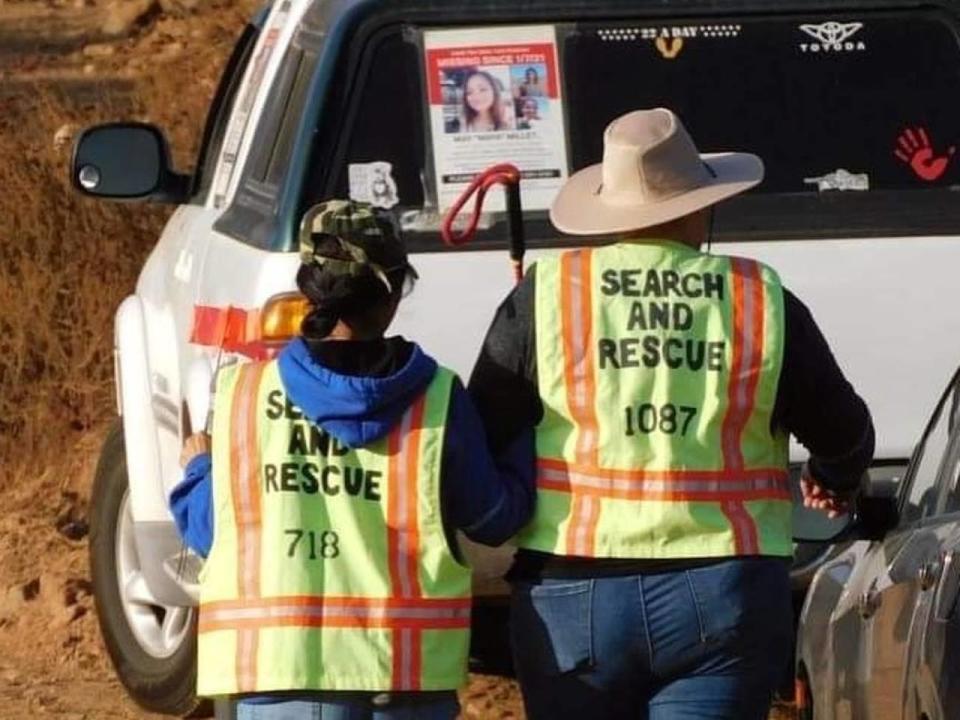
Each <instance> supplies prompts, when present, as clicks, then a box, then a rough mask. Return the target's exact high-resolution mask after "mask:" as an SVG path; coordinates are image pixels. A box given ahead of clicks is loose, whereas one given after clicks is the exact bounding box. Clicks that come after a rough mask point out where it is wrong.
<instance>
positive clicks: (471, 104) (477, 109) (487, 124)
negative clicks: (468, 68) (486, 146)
mask: <svg viewBox="0 0 960 720" xmlns="http://www.w3.org/2000/svg"><path fill="white" fill-rule="evenodd" d="M501 87H502V86H501V84H500V81H499V80H498V79H497V78H495V77H494V76H493V75H491V74H490V73H489V72H487V71H486V70H474V71H472V72H471V73H469V74H468V75H467V76H466V78H465V80H464V82H463V104H462V109H461V111H462V116H463V125H462V127H461V132H497V131H500V130H513V128H514V124H513V117H512V113H510V112H509V110H508V106H507V105H506V103H505V102H504V99H503V92H502V90H501Z"/></svg>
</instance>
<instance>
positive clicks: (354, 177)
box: [347, 162, 400, 210]
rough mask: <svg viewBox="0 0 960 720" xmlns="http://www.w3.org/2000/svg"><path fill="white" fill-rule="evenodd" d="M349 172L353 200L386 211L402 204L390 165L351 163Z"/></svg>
mask: <svg viewBox="0 0 960 720" xmlns="http://www.w3.org/2000/svg"><path fill="white" fill-rule="evenodd" d="M347 171H348V172H347V176H348V181H349V184H350V199H351V200H356V201H357V202H368V203H370V204H371V205H373V206H374V207H378V208H383V209H384V210H389V209H390V208H392V207H394V206H395V205H396V204H397V203H399V202H400V197H399V195H398V194H397V183H396V181H395V180H394V179H393V165H391V164H390V163H388V162H371V163H350V166H349V167H348V169H347Z"/></svg>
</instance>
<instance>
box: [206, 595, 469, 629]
mask: <svg viewBox="0 0 960 720" xmlns="http://www.w3.org/2000/svg"><path fill="white" fill-rule="evenodd" d="M470 604H471V602H470V598H456V599H430V598H419V599H417V598H411V599H409V600H407V599H402V598H393V599H386V600H383V599H372V598H358V597H318V596H312V595H308V596H300V597H279V598H258V599H256V600H253V601H251V602H214V603H209V604H207V605H205V606H204V616H203V619H202V620H201V621H200V632H212V631H215V630H237V629H240V628H249V629H259V628H265V627H339V628H344V627H350V628H375V627H376V628H389V629H392V630H396V629H400V630H402V629H409V630H418V631H419V630H450V629H458V628H466V627H469V626H470Z"/></svg>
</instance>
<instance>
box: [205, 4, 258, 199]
mask: <svg viewBox="0 0 960 720" xmlns="http://www.w3.org/2000/svg"><path fill="white" fill-rule="evenodd" d="M264 16H265V13H264V12H263V11H261V12H260V13H258V15H257V18H255V20H254V21H253V22H251V24H249V25H247V27H246V28H245V29H244V31H243V34H242V35H241V36H240V40H238V41H237V44H236V45H235V46H234V49H233V53H232V54H231V56H230V59H229V60H228V61H227V64H226V67H225V68H224V71H223V75H222V76H221V78H220V85H219V86H218V87H217V92H216V95H214V98H213V102H212V103H211V104H210V111H209V113H208V115H207V121H206V124H205V126H204V129H203V139H202V140H201V142H200V152H199V156H198V159H197V167H196V170H195V171H194V174H193V193H192V194H193V196H194V198H195V199H196V200H197V201H198V202H203V201H204V199H205V198H206V196H207V193H208V192H209V191H210V187H211V186H212V185H213V172H212V171H213V167H214V165H216V162H217V158H218V157H219V156H220V149H221V147H222V146H223V139H224V136H225V133H226V128H227V120H229V118H230V113H231V112H232V111H233V105H234V101H235V100H236V96H237V90H238V89H239V87H240V81H241V80H242V79H243V73H244V71H245V70H246V67H247V64H248V63H249V62H250V56H251V54H252V53H253V48H254V46H256V44H257V37H259V35H260V27H261V26H262V24H263V18H264Z"/></svg>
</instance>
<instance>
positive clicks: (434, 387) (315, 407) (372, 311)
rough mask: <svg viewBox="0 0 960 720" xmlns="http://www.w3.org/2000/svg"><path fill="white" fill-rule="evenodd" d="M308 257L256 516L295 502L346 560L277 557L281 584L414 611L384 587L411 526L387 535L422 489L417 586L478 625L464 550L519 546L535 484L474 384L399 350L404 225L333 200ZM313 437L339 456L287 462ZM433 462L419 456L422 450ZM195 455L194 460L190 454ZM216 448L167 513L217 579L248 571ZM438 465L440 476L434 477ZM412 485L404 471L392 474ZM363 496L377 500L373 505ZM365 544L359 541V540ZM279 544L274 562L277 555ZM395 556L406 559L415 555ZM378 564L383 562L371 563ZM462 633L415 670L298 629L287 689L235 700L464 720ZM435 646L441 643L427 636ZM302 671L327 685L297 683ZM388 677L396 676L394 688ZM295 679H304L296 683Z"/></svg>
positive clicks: (305, 234) (258, 471) (278, 664)
mask: <svg viewBox="0 0 960 720" xmlns="http://www.w3.org/2000/svg"><path fill="white" fill-rule="evenodd" d="M299 239H300V256H301V260H302V262H301V265H300V268H299V270H298V271H297V286H298V287H299V288H300V291H301V292H302V293H303V294H304V295H305V296H306V298H307V300H308V302H309V307H310V312H309V314H308V315H307V317H306V318H305V319H304V321H303V323H302V325H301V333H300V336H299V337H297V338H295V339H294V340H293V341H292V342H290V344H289V345H288V346H287V347H285V348H284V349H283V350H282V351H281V352H280V354H279V355H278V357H277V358H276V359H275V360H272V361H270V363H268V364H267V365H266V366H265V367H264V369H263V376H266V377H270V378H273V379H272V380H271V382H274V383H276V378H279V385H280V386H281V387H279V388H276V389H272V388H259V387H256V386H254V390H253V391H252V393H253V397H255V398H257V402H258V403H259V405H258V406H257V407H256V408H255V410H254V412H253V413H252V414H251V417H255V418H257V420H256V422H257V423H260V422H267V420H264V418H267V419H268V420H269V421H270V424H269V432H267V435H269V437H271V438H273V439H274V440H275V441H276V442H271V443H268V444H264V445H260V446H258V447H257V450H256V452H257V460H256V462H255V463H252V464H251V465H252V467H254V468H255V469H254V470H253V475H254V477H251V479H250V485H249V486H250V487H251V488H255V489H256V490H255V492H259V493H260V494H259V496H258V501H259V504H260V505H259V506H262V507H267V506H268V505H269V504H270V503H277V502H281V501H282V502H283V503H285V506H284V507H285V508H286V509H287V510H289V516H290V517H296V518H303V521H302V522H303V523H304V524H305V527H307V528H310V529H312V528H315V527H320V528H323V530H324V531H325V533H335V534H337V537H338V540H337V542H338V543H339V545H338V547H339V546H342V548H341V549H342V552H343V556H342V557H340V558H339V561H337V560H335V559H333V558H329V559H327V560H323V561H321V560H320V559H311V558H309V556H307V557H306V558H305V557H303V553H301V554H300V555H297V554H296V553H293V554H292V555H290V554H289V553H288V552H286V553H285V552H279V553H276V552H275V553H273V554H271V555H270V558H271V562H282V563H284V565H283V566H282V567H283V569H284V577H285V578H291V580H290V582H291V583H299V584H298V585H295V586H293V587H292V589H290V590H289V592H287V594H288V595H290V596H295V597H306V596H305V595H304V594H303V591H302V587H301V586H304V587H307V595H309V596H310V597H311V598H313V599H314V600H316V598H318V597H319V598H327V597H328V596H330V595H333V596H336V595H337V593H338V592H339V590H338V589H339V588H343V587H363V586H366V587H371V586H373V587H383V588H384V592H385V593H386V595H387V596H388V597H387V598H386V600H390V599H391V598H392V599H394V600H396V599H397V598H400V599H403V598H405V597H406V596H404V595H403V593H404V592H405V591H404V583H403V581H402V580H400V579H399V578H400V576H399V574H398V573H400V570H396V572H394V571H393V570H391V571H390V572H386V571H385V570H384V568H387V567H388V566H389V567H392V565H391V563H395V562H397V556H396V552H394V553H393V554H391V552H390V550H389V547H388V542H387V541H386V538H387V537H388V533H389V532H399V531H398V530H397V528H403V527H404V525H403V521H402V520H401V519H398V518H394V519H392V520H391V519H390V517H391V515H390V513H391V512H394V511H396V508H395V509H394V511H391V510H390V507H391V506H390V504H389V502H388V498H390V497H391V493H392V494H393V495H392V497H394V498H397V497H401V496H402V494H398V488H403V487H406V488H407V492H410V488H413V492H414V494H415V498H408V499H409V505H408V506H409V507H416V508H419V511H418V515H419V517H421V518H422V520H421V521H417V522H418V523H420V524H419V525H418V528H417V530H416V533H415V534H416V536H417V539H416V540H415V541H413V540H411V541H410V542H413V543H415V544H414V545H411V547H412V548H413V549H412V550H408V551H406V552H409V556H408V557H409V559H410V561H411V562H414V563H415V564H416V568H411V570H412V573H413V577H416V578H421V579H423V580H421V581H422V582H424V583H431V587H432V588H433V589H432V590H430V591H429V592H427V591H426V590H425V589H424V592H427V594H429V595H430V597H431V598H435V599H436V598H439V600H438V601H439V602H443V603H453V604H455V605H457V606H458V607H461V609H462V610H463V612H464V613H465V612H466V609H467V608H469V606H470V600H469V592H470V578H469V571H468V570H467V569H466V568H464V567H463V566H462V565H461V563H460V561H459V559H458V558H459V557H460V556H459V551H458V549H457V544H456V537H457V532H458V531H462V532H463V533H464V534H466V535H467V537H469V538H470V539H472V540H474V541H475V542H480V543H484V544H487V545H499V544H502V543H504V542H505V541H506V540H508V539H509V538H510V537H512V536H513V535H514V534H515V533H516V532H517V531H518V530H519V529H520V528H521V527H522V526H523V525H524V524H526V522H527V520H528V519H529V518H530V516H531V514H532V510H533V499H534V497H535V492H534V484H533V478H532V477H529V478H528V477H522V478H515V477H514V476H513V475H512V474H508V471H506V470H505V471H504V474H503V475H501V474H500V473H499V472H498V470H497V468H496V466H495V465H494V464H493V461H492V459H491V457H490V454H489V452H488V450H487V443H486V435H485V433H484V431H483V427H482V426H481V424H480V419H479V417H478V415H477V412H476V410H475V408H474V406H473V403H472V402H471V400H470V397H469V396H468V395H467V393H466V390H465V389H464V387H463V384H462V383H461V382H460V379H459V378H457V377H456V376H455V375H454V374H453V373H452V372H451V371H449V370H446V369H444V368H441V367H440V366H439V365H438V364H437V362H436V360H434V359H433V358H432V357H430V356H429V355H428V354H427V353H426V352H424V351H423V350H422V349H421V348H420V346H419V345H417V344H416V343H414V342H410V341H408V340H406V339H404V338H403V337H400V336H392V337H385V333H386V331H387V328H388V327H389V326H390V324H391V322H392V321H393V318H394V315H395V313H396V311H397V307H398V306H399V303H400V300H401V298H402V297H403V294H404V290H405V289H407V288H409V286H410V284H411V283H412V281H413V280H415V279H416V272H415V271H414V269H413V268H412V267H411V266H410V263H409V261H408V260H407V252H406V249H405V247H404V244H403V238H402V236H401V234H400V232H399V229H398V227H397V224H396V223H395V222H394V221H393V219H392V217H391V216H390V215H389V214H388V213H386V212H384V211H380V210H377V209H375V208H373V207H371V206H370V205H367V204H363V203H355V202H349V201H345V200H331V201H328V202H325V203H322V204H320V205H318V206H315V207H313V208H311V209H310V210H309V211H308V212H307V213H306V215H305V216H304V218H303V223H302V225H301V231H300V238H299ZM274 370H275V371H276V372H274ZM261 389H262V390H263V392H260V390H261ZM217 395H218V397H220V393H218V394H217ZM227 397H229V396H227ZM278 408H279V412H278ZM427 408H430V409H429V410H428V409H427ZM418 413H420V414H419V415H418ZM227 415H228V416H229V415H230V413H229V412H228V413H227ZM418 417H421V418H422V419H421V420H417V419H416V418H418ZM304 422H307V423H309V424H310V426H311V428H310V432H309V433H307V436H309V437H310V438H314V437H318V438H319V437H326V438H327V440H328V444H327V445H326V447H328V448H336V450H335V451H331V452H330V454H329V455H328V454H326V451H325V450H306V449H301V450H297V451H296V453H297V454H295V455H294V451H293V450H289V452H285V451H287V449H288V448H289V447H292V448H296V447H299V446H298V445H297V442H298V441H297V437H304V436H303V427H302V425H303V423H304ZM238 425H239V422H238ZM214 432H215V434H216V433H219V434H217V435H215V437H214V440H213V444H214V446H215V447H216V446H217V444H218V443H222V444H230V443H232V442H234V440H235V438H236V437H239V436H242V435H243V432H240V431H239V430H238V428H237V427H232V426H231V424H228V423H221V424H219V425H215V430H214ZM256 434H257V433H256V432H255V433H254V435H256ZM298 434H299V435H298ZM197 437H202V438H203V440H202V442H200V441H197V442H196V447H195V448H194V446H193V445H191V442H192V441H193V439H194V438H197ZM277 438H279V440H277ZM288 438H289V442H288ZM424 438H426V439H424ZM312 442H313V440H312V439H311V443H312ZM418 446H419V447H420V451H414V450H413V449H412V448H415V447H418ZM233 447H236V446H233ZM233 447H232V448H231V449H233ZM188 448H194V449H192V450H191V451H190V452H187V449H188ZM207 448H209V438H208V437H207V436H206V435H203V436H192V437H191V438H190V439H188V440H187V444H186V445H185V453H184V458H183V459H184V461H185V463H186V467H185V469H184V479H183V481H182V482H181V483H180V485H178V486H177V488H175V489H174V491H173V494H172V495H171V501H170V504H171V511H172V512H173V515H174V517H175V519H176V521H177V526H178V528H179V529H180V532H181V534H182V535H183V537H184V539H185V541H186V542H187V543H188V544H189V545H190V547H192V548H193V549H194V550H196V552H198V553H199V554H200V555H202V556H204V557H207V556H208V555H209V560H208V565H210V566H211V570H210V572H211V574H214V570H213V569H212V566H213V565H216V563H217V562H220V561H221V560H220V559H221V558H224V557H228V558H229V560H230V561H231V562H233V563H243V562H244V560H243V557H244V556H243V553H241V552H239V550H235V549H234V548H233V547H232V546H230V545H229V543H230V542H231V540H230V538H235V537H238V533H237V530H236V528H235V527H233V526H232V525H231V524H232V523H234V524H235V521H234V517H235V516H234V514H233V513H232V512H227V513H220V512H217V510H218V509H219V507H220V506H219V505H215V504H213V503H212V501H211V499H212V498H214V497H219V496H222V495H223V494H224V493H225V492H227V490H226V488H227V486H228V485H229V479H227V478H226V477H225V476H226V475H227V473H225V471H224V470H223V468H220V467H219V466H214V464H213V462H212V460H211V456H210V454H209V452H205V450H206V449H207ZM351 449H352V451H353V452H351ZM367 450H369V452H366V451H367ZM198 451H199V452H198ZM384 452H386V453H388V454H389V455H390V461H389V462H387V465H386V468H387V469H386V470H383V467H382V464H383V463H382V462H380V461H378V462H373V461H372V460H371V458H372V457H382V456H381V455H380V454H381V453H384ZM428 452H429V453H430V455H429V458H430V459H429V460H426V461H420V460H419V458H421V457H427V455H426V453H428ZM338 458H340V459H339V460H338ZM343 458H349V463H350V464H351V465H352V468H347V469H352V470H353V472H351V473H350V476H349V478H348V477H347V475H346V472H345V471H344V470H340V471H338V466H337V463H338V462H340V463H347V462H348V460H347V459H343ZM294 459H295V460H296V462H292V461H293V460H294ZM303 463H308V464H310V465H311V468H312V469H311V470H310V473H308V474H306V475H305V474H303V473H302V472H299V473H295V474H296V475H297V477H296V478H293V475H292V474H290V473H289V472H288V471H283V472H282V473H281V474H282V477H278V476H277V475H276V474H275V473H274V474H273V475H271V474H270V472H268V471H277V468H282V467H287V468H288V470H289V469H291V468H292V469H294V470H295V469H296V468H301V469H302V468H304V467H306V465H304V464H303ZM378 463H379V464H378ZM214 467H215V469H214ZM401 467H402V468H406V469H405V470H404V471H402V472H399V471H397V470H395V469H394V470H391V469H390V468H401ZM331 468H332V469H333V471H331V472H327V470H329V469H331ZM378 468H379V469H378ZM278 472H279V471H278ZM371 473H372V474H371ZM372 477H375V478H377V480H376V483H375V485H370V484H369V479H370V478H372ZM356 478H361V479H362V480H361V482H367V483H368V484H367V486H366V487H365V489H364V491H363V492H362V493H361V488H360V486H359V485H356V482H357V480H356ZM364 478H365V480H364ZM414 480H415V482H414V483H413V484H412V485H411V482H412V481H414ZM277 482H279V483H280V484H279V485H277ZM404 483H406V485H404ZM351 486H353V490H351ZM281 498H282V500H281ZM351 498H353V499H352V500H351ZM371 504H374V506H373V507H371ZM376 505H379V506H380V507H376ZM285 512H286V510H285ZM397 512H399V511H397ZM407 522H408V523H409V522H410V520H409V518H408V520H407ZM351 528H354V530H352V531H351ZM357 529H358V530H357ZM263 532H267V531H266V530H264V531H263ZM406 532H407V534H408V536H409V537H412V536H413V534H411V532H410V530H407V531H406ZM351 535H352V538H353V539H352V540H348V539H347V538H348V537H349V536H351ZM224 538H226V539H224ZM268 540H269V542H271V543H272V544H273V545H272V546H273V547H276V544H277V539H276V538H275V537H273V536H271V537H270V538H268ZM284 540H286V538H284ZM265 542H266V540H265ZM397 542H398V544H397V545H396V548H399V547H401V546H400V544H399V541H397ZM217 543H220V545H219V549H218V546H217ZM287 544H288V543H287ZM287 544H283V549H285V548H286V546H287ZM303 546H304V547H305V546H306V541H305V542H304V543H303ZM211 550H213V552H212V554H211ZM304 552H306V551H304ZM338 552H339V551H338ZM385 555H386V557H385ZM264 558H266V555H265V556H264ZM358 558H360V559H361V560H360V561H358ZM371 558H372V559H373V560H375V562H369V561H368V560H369V559H371ZM231 567H232V566H231ZM254 567H256V566H254ZM398 567H399V566H398ZM221 569H222V566H221ZM377 573H380V575H377ZM361 574H362V575H361ZM371 574H372V575H371ZM371 583H372V585H371ZM431 593H432V594H431ZM201 597H203V587H201ZM375 600H376V602H380V601H381V600H384V599H383V598H379V597H378V598H375ZM386 600H384V601H386ZM237 601H238V602H240V603H243V602H244V599H243V598H239V599H238V600H237ZM418 602H423V601H422V600H418ZM255 609H256V608H253V609H252V610H251V611H253V610H255ZM462 618H463V622H462V625H460V626H457V627H456V628H447V629H445V630H437V629H434V630H431V631H430V632H431V633H447V634H446V635H444V639H443V641H442V643H441V644H440V645H437V644H436V642H434V643H433V644H430V645H428V644H426V640H423V643H424V644H423V646H422V648H421V650H419V651H415V650H414V649H413V648H414V647H420V646H419V645H416V646H414V645H410V650H409V652H408V651H406V650H404V647H405V646H403V645H396V643H398V642H399V643H402V642H405V641H404V639H403V638H404V635H403V634H402V633H400V632H399V631H398V630H395V631H394V632H392V633H387V636H388V639H390V642H389V643H382V642H380V640H379V639H378V633H383V632H384V631H383V630H382V629H373V630H371V631H370V633H369V634H368V635H366V636H360V635H357V631H356V630H354V631H353V632H354V636H353V637H354V640H353V641H351V643H350V644H349V645H348V646H343V645H340V646H338V647H337V649H331V646H328V645H325V644H324V643H325V642H328V640H325V639H323V638H321V637H320V636H319V635H317V633H318V632H322V626H321V627H320V628H319V629H318V628H317V627H314V626H315V625H316V623H315V622H313V624H312V625H311V624H310V623H307V625H309V626H304V627H301V626H299V625H296V624H295V623H294V624H291V625H290V626H289V627H285V628H284V629H285V631H288V632H289V633H291V635H290V638H291V639H292V640H291V642H289V643H286V644H284V646H283V647H282V648H280V649H276V652H274V653H273V654H271V655H270V664H269V668H268V669H266V670H264V669H263V668H264V667H265V666H266V665H265V664H261V665H260V666H258V667H260V668H261V670H262V672H264V673H266V672H269V673H271V674H272V675H271V676H272V677H279V676H281V675H280V673H282V677H283V678H284V679H283V680H282V681H278V682H274V683H272V684H269V685H268V684H266V683H254V684H253V685H251V686H248V687H247V688H246V690H245V692H246V693H248V694H244V695H239V696H223V697H225V698H230V699H229V701H227V702H230V703H233V702H236V718H237V719H238V720H253V718H256V719H257V720H281V719H284V720H288V719H290V718H301V717H303V718H310V717H322V718H325V719H327V718H331V719H332V720H348V719H349V720H409V718H417V720H453V718H455V717H456V716H457V713H458V702H457V694H456V687H457V685H459V684H460V683H461V682H462V681H463V679H464V678H465V677H466V671H467V642H466V641H467V633H468V632H469V623H468V622H467V621H466V615H465V614H464V615H463V616H462ZM311 622H312V621H311ZM378 622H379V621H378ZM454 636H455V637H454ZM411 637H412V636H411ZM423 637H424V638H427V639H429V638H428V637H427V635H426V634H424V635H423ZM451 638H452V639H451ZM329 642H333V641H329ZM410 642H411V643H413V642H414V641H413V640H410ZM418 642H419V641H418ZM345 648H346V649H345ZM387 648H391V649H387ZM393 648H395V649H393ZM371 657H373V658H375V661H373V662H371V661H370V658H371ZM414 658H416V660H414ZM233 667H234V663H226V664H225V667H224V668H210V667H202V668H201V671H202V672H206V673H207V676H208V677H209V676H210V675H211V674H216V673H218V672H230V671H231V670H232V668H233ZM404 667H406V668H409V671H408V672H406V674H405V673H404V672H400V671H399V670H398V669H400V670H402V669H403V668H404ZM290 668H320V669H321V670H322V672H320V673H319V674H316V673H305V674H304V673H301V674H300V675H297V674H296V673H293V672H290ZM384 668H386V669H389V670H390V672H391V676H390V678H389V679H388V680H385V679H384ZM408 675H409V677H408ZM253 677H255V678H259V677H262V675H254V676H253ZM294 677H296V678H300V679H299V680H295V681H291V680H290V678H294ZM417 688H429V691H424V690H418V689H417Z"/></svg>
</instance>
